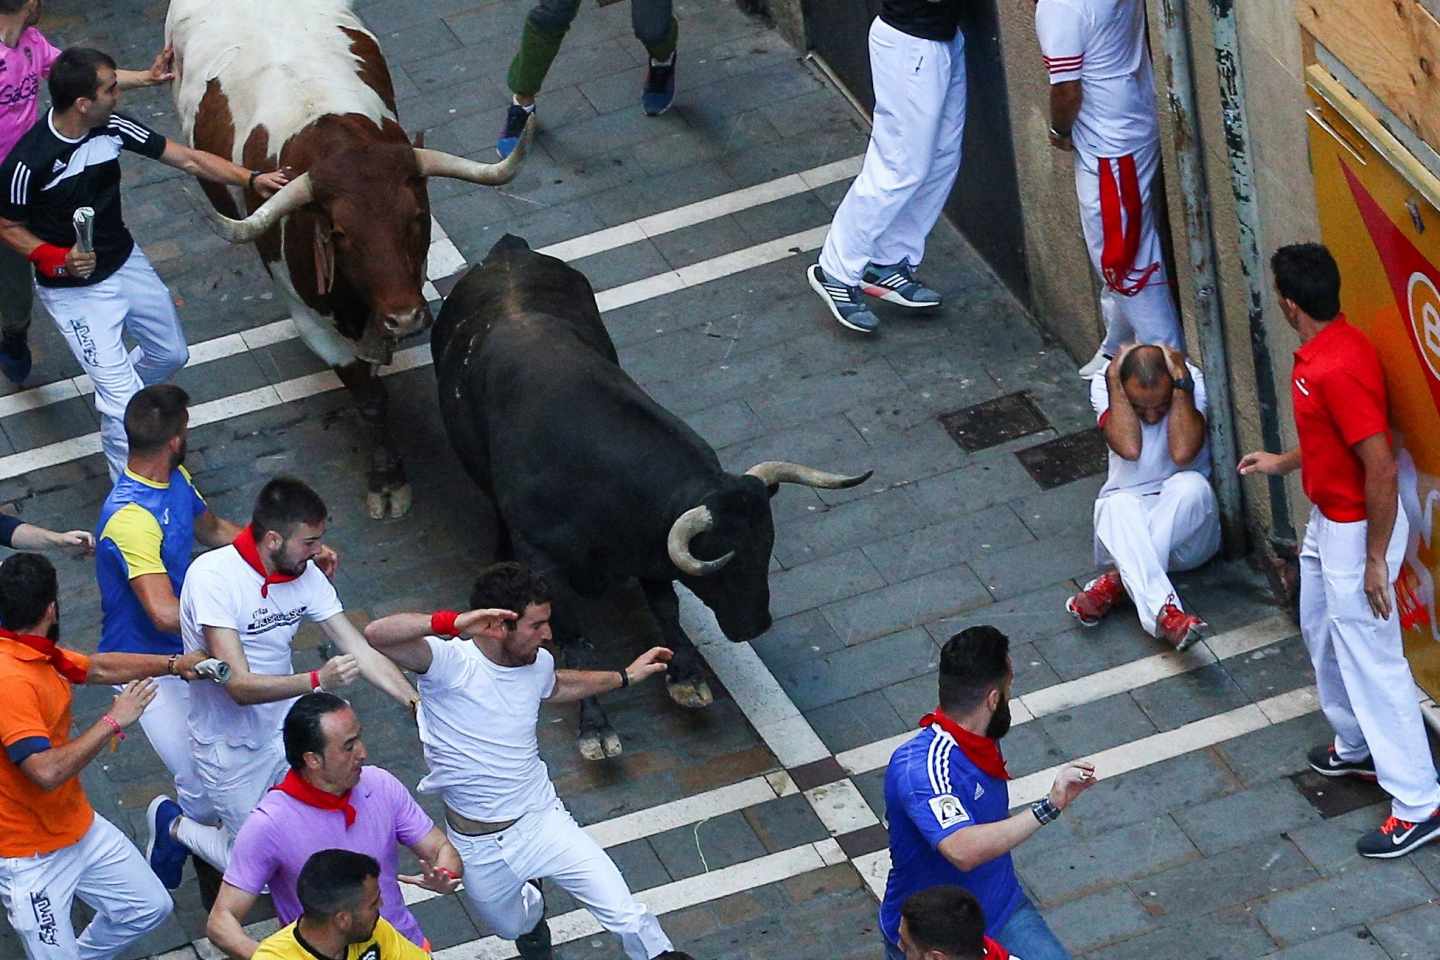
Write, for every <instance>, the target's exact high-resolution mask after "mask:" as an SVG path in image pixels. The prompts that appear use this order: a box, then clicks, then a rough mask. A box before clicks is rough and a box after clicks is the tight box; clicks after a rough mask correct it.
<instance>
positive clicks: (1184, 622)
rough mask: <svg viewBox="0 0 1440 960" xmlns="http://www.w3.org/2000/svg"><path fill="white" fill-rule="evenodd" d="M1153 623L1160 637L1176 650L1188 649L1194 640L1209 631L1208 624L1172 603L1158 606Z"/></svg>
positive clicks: (1193, 643)
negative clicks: (1158, 610) (1158, 630)
mask: <svg viewBox="0 0 1440 960" xmlns="http://www.w3.org/2000/svg"><path fill="white" fill-rule="evenodd" d="M1155 625H1156V626H1157V627H1159V628H1160V639H1161V640H1164V641H1165V642H1166V643H1168V644H1170V645H1171V646H1172V647H1174V648H1175V649H1176V650H1189V649H1190V648H1191V647H1192V646H1194V645H1195V641H1197V640H1199V639H1200V638H1201V637H1203V636H1205V634H1206V633H1208V632H1209V631H1210V624H1208V623H1206V622H1205V621H1204V620H1201V619H1200V618H1199V617H1197V616H1195V614H1193V613H1186V612H1185V611H1184V610H1181V609H1180V608H1179V607H1177V606H1175V604H1173V603H1167V604H1165V606H1163V607H1161V608H1160V616H1158V617H1156V618H1155Z"/></svg>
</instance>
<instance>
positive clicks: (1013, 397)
mask: <svg viewBox="0 0 1440 960" xmlns="http://www.w3.org/2000/svg"><path fill="white" fill-rule="evenodd" d="M939 420H940V425H941V426H942V427H944V428H945V432H946V433H948V434H950V437H951V439H953V440H954V441H955V442H956V443H958V444H960V446H962V447H964V448H965V449H966V450H968V451H970V452H971V453H974V452H975V451H976V450H984V449H986V448H987V447H994V446H998V445H999V444H1002V443H1004V442H1005V441H1007V440H1014V439H1015V438H1016V437H1024V436H1028V435H1029V434H1032V433H1039V432H1040V431H1041V430H1048V429H1049V428H1050V423H1049V421H1047V420H1046V419H1045V414H1043V413H1041V412H1040V409H1039V408H1038V407H1036V406H1035V401H1033V400H1031V399H1030V398H1029V397H1028V396H1026V395H1025V394H1023V393H1012V394H1008V395H1006V396H1003V397H996V398H995V399H994V400H986V401H985V402H984V403H977V404H975V406H973V407H965V408H964V409H963V410H952V411H951V412H950V413H942V414H940V417H939Z"/></svg>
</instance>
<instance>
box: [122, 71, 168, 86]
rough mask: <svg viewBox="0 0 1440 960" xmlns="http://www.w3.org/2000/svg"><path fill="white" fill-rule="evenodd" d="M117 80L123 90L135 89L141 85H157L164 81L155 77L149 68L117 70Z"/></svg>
mask: <svg viewBox="0 0 1440 960" xmlns="http://www.w3.org/2000/svg"><path fill="white" fill-rule="evenodd" d="M115 82H116V84H118V85H119V87H120V89H121V90H135V89H137V88H139V87H153V86H157V85H159V84H160V83H163V82H164V81H162V80H157V79H155V76H154V75H153V74H152V73H151V72H150V71H149V70H116V71H115Z"/></svg>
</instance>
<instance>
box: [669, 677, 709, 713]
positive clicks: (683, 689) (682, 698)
mask: <svg viewBox="0 0 1440 960" xmlns="http://www.w3.org/2000/svg"><path fill="white" fill-rule="evenodd" d="M665 689H666V690H667V691H668V692H669V694H670V699H671V700H674V701H675V702H676V703H678V704H680V706H682V707H684V708H686V709H687V710H701V709H704V708H705V707H708V706H710V704H712V703H714V702H715V695H714V694H713V693H711V692H710V684H709V683H707V682H706V681H704V680H677V681H675V682H674V683H666V684H665Z"/></svg>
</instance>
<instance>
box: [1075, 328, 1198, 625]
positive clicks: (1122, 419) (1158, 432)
mask: <svg viewBox="0 0 1440 960" xmlns="http://www.w3.org/2000/svg"><path fill="white" fill-rule="evenodd" d="M1090 403H1091V405H1092V406H1093V407H1094V408H1095V413H1096V415H1097V416H1098V417H1099V418H1100V429H1101V430H1102V431H1103V432H1104V434H1105V443H1106V444H1107V445H1108V446H1109V447H1110V475H1109V477H1108V478H1107V479H1106V481H1105V486H1103V487H1101V489H1100V496H1099V497H1098V498H1097V499H1096V501H1095V563H1096V564H1097V565H1106V564H1113V568H1112V569H1110V570H1109V571H1107V572H1106V573H1103V574H1101V575H1100V576H1099V577H1097V578H1096V579H1094V580H1091V581H1090V582H1089V583H1087V584H1086V585H1085V589H1084V590H1082V591H1080V592H1079V593H1077V594H1076V595H1075V596H1073V597H1071V598H1070V599H1069V600H1067V601H1065V609H1066V610H1069V611H1070V613H1071V614H1072V615H1073V616H1074V617H1075V619H1076V620H1079V621H1080V623H1081V625H1082V626H1086V627H1093V626H1095V625H1096V624H1098V623H1099V622H1100V621H1101V619H1103V618H1104V616H1105V615H1106V614H1107V613H1109V612H1110V608H1111V607H1113V606H1114V605H1115V603H1116V602H1117V601H1118V600H1119V599H1120V598H1121V597H1123V596H1124V595H1125V594H1126V593H1129V594H1130V598H1131V599H1132V600H1134V601H1135V609H1136V610H1137V611H1138V612H1139V614H1140V625H1141V626H1142V627H1144V628H1145V632H1146V633H1149V634H1150V635H1151V636H1154V637H1158V638H1159V639H1161V640H1164V641H1165V642H1166V643H1169V644H1170V645H1171V646H1173V647H1174V648H1175V649H1176V650H1184V649H1186V648H1188V647H1189V646H1190V645H1191V644H1193V643H1194V642H1195V641H1196V640H1199V639H1200V638H1201V637H1202V636H1204V635H1205V632H1206V631H1207V630H1208V629H1209V625H1208V624H1206V622H1205V621H1204V620H1202V619H1200V618H1199V617H1197V616H1196V615H1195V614H1193V613H1186V612H1185V610H1184V609H1183V608H1182V607H1181V606H1180V598H1179V597H1178V596H1176V594H1175V588H1174V587H1173V586H1171V584H1170V578H1169V576H1167V572H1168V571H1172V570H1191V569H1194V568H1195V567H1198V566H1200V565H1201V564H1202V563H1204V562H1205V561H1207V560H1209V559H1210V558H1211V557H1213V556H1214V555H1215V552H1216V551H1217V550H1219V549H1220V519H1219V515H1218V513H1217V511H1216V506H1215V492H1214V491H1213V490H1211V489H1210V448H1209V444H1208V443H1207V442H1206V438H1205V406H1206V402H1205V379H1204V377H1203V375H1202V374H1201V373H1200V369H1199V368H1198V367H1196V366H1194V365H1193V364H1191V363H1189V362H1188V361H1187V360H1186V359H1185V355H1184V354H1183V353H1181V352H1180V351H1178V350H1176V349H1174V348H1173V347H1159V346H1155V345H1153V344H1144V345H1140V344H1132V345H1131V346H1129V347H1127V348H1125V350H1124V351H1123V352H1121V353H1120V355H1119V356H1117V357H1116V358H1115V359H1114V360H1112V361H1111V362H1110V366H1109V367H1108V368H1107V369H1106V371H1105V376H1104V377H1096V378H1095V379H1094V380H1092V381H1090Z"/></svg>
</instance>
